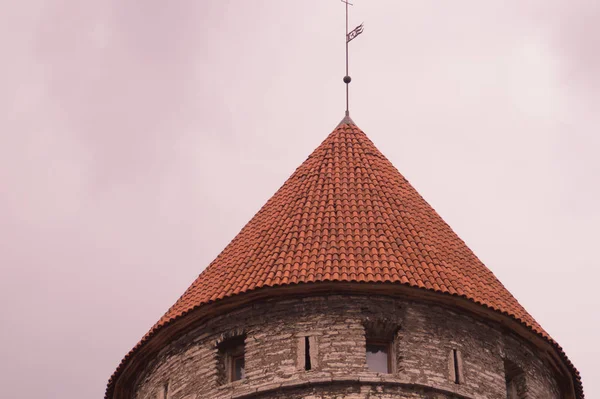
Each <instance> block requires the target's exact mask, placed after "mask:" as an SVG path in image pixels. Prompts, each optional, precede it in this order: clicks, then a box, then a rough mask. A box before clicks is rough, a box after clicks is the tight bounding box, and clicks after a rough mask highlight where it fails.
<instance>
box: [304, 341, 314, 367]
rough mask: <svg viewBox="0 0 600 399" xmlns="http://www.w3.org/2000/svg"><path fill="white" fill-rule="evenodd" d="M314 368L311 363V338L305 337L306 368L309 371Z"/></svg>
mask: <svg viewBox="0 0 600 399" xmlns="http://www.w3.org/2000/svg"><path fill="white" fill-rule="evenodd" d="M311 368H312V365H311V363H310V339H309V338H308V337H304V370H306V371H309V370H310V369H311Z"/></svg>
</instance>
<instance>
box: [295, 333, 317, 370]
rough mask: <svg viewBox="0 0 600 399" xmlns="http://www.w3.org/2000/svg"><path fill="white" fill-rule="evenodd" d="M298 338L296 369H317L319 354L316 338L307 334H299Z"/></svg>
mask: <svg viewBox="0 0 600 399" xmlns="http://www.w3.org/2000/svg"><path fill="white" fill-rule="evenodd" d="M297 336H298V351H297V355H298V357H297V360H296V369H297V370H304V371H311V370H317V369H318V367H319V364H318V363H319V353H318V349H319V348H318V345H317V342H318V341H317V336H316V335H312V334H310V335H309V334H307V333H300V334H298V335H297Z"/></svg>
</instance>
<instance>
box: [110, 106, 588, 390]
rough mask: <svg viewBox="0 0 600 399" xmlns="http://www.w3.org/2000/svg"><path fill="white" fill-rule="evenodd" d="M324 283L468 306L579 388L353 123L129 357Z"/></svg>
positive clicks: (512, 302)
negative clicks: (190, 326) (208, 311)
mask: <svg viewBox="0 0 600 399" xmlns="http://www.w3.org/2000/svg"><path fill="white" fill-rule="evenodd" d="M320 282H346V283H352V282H356V283H391V284H399V285H406V286H410V287H415V288H420V289H423V290H429V291H432V292H437V293H440V294H446V295H454V296H460V297H463V298H467V299H469V300H471V301H473V302H475V303H478V304H481V305H483V306H485V307H487V308H490V309H492V310H495V311H497V312H501V313H503V314H505V315H509V316H510V317H512V318H513V319H515V320H516V321H518V322H519V323H521V324H524V325H525V326H527V327H528V328H529V329H530V330H532V331H533V332H535V333H537V335H539V336H542V337H543V338H545V339H546V340H547V341H549V342H550V343H552V344H553V345H554V346H555V347H556V348H557V349H558V351H559V352H560V353H561V355H562V356H563V357H564V359H565V361H566V362H567V364H569V367H570V368H571V369H572V371H573V372H574V373H575V380H578V378H579V377H578V373H577V371H576V370H575V369H574V368H573V366H572V365H571V364H570V362H569V361H568V359H567V358H566V356H565V355H564V353H563V352H562V350H561V349H560V347H559V346H558V345H557V344H556V343H555V342H554V341H553V340H552V339H551V338H550V336H549V335H548V334H547V333H546V332H545V331H544V330H543V329H542V327H541V326H540V325H539V324H538V323H537V322H536V321H535V320H534V318H533V317H532V316H531V315H529V313H527V311H526V310H525V309H524V308H523V307H522V306H521V305H520V304H519V302H517V300H516V299H515V298H514V297H513V296H512V295H511V294H510V292H509V291H508V290H507V289H506V288H505V287H504V286H503V285H502V284H501V283H500V281H499V280H498V279H497V278H496V277H495V276H494V274H493V273H492V272H491V271H490V270H489V269H488V268H487V267H486V266H485V265H484V264H483V263H482V262H481V261H480V260H479V259H478V258H477V257H476V256H475V254H474V253H473V252H472V251H471V250H470V249H469V248H468V247H467V246H466V245H465V243H464V242H463V241H462V240H461V239H460V238H459V237H458V236H457V234H456V233H455V232H454V231H453V230H452V229H451V228H450V226H449V225H448V224H446V223H445V222H444V220H443V219H442V218H441V217H440V216H439V215H438V214H437V212H436V211H435V210H434V209H433V208H432V207H431V206H430V205H429V204H428V203H427V202H426V201H425V200H424V199H423V198H422V197H421V196H420V195H419V193H417V191H416V190H415V189H414V188H413V187H412V186H411V184H410V183H409V182H408V181H407V180H406V179H405V178H404V177H403V176H402V175H401V174H400V172H398V170H397V169H396V168H395V167H394V166H393V165H392V163H391V162H390V161H389V160H388V159H387V158H386V157H385V156H383V154H382V153H381V152H380V151H379V150H378V149H377V148H376V147H375V145H374V144H373V143H372V142H371V140H369V138H368V137H367V136H366V135H365V133H363V131H362V130H360V129H359V128H358V127H357V126H356V125H355V124H354V122H352V120H351V119H349V118H345V119H344V120H342V122H341V123H340V125H338V126H337V127H336V129H335V130H334V131H333V132H332V133H331V134H330V135H329V136H328V137H327V138H326V139H325V141H323V143H321V145H319V147H317V149H315V150H314V152H313V153H312V154H311V155H310V156H309V157H308V158H307V159H306V161H304V163H302V165H300V167H298V169H296V171H295V172H294V173H293V174H292V175H291V176H290V178H289V179H288V180H287V181H286V182H285V183H284V184H283V186H282V187H281V188H280V189H279V190H278V191H277V192H276V193H275V194H274V195H273V197H271V199H269V200H268V202H267V203H266V204H265V205H264V206H263V207H262V209H260V211H259V212H258V213H257V214H256V215H254V217H253V218H252V219H251V220H250V222H248V224H246V226H245V227H244V228H243V229H242V230H241V231H240V233H239V234H238V235H237V236H236V237H235V238H234V239H233V241H231V243H230V244H229V245H228V246H227V247H226V248H225V249H224V250H223V252H221V254H220V255H219V256H218V257H217V258H216V259H215V260H214V261H213V262H212V263H211V264H210V265H209V266H208V267H207V268H206V269H205V270H204V271H203V272H202V273H201V274H200V275H199V277H198V278H197V279H196V281H194V283H193V284H192V285H191V286H190V287H189V288H188V289H187V291H186V292H185V293H184V294H183V295H182V296H181V297H180V298H179V300H178V301H177V302H176V303H175V304H174V305H173V306H172V307H171V308H170V309H169V310H168V311H167V313H166V314H165V315H164V316H163V317H162V318H161V319H160V320H159V322H158V323H157V324H156V325H155V326H154V327H153V328H152V330H151V331H150V332H149V333H148V334H147V335H146V336H145V337H144V338H143V339H142V341H141V342H140V343H139V344H138V346H136V348H134V349H133V350H132V353H130V355H132V354H133V352H135V351H136V349H137V348H139V347H140V346H141V345H143V344H144V342H145V341H146V340H148V338H149V337H150V336H152V335H153V334H154V332H156V331H157V330H158V329H161V328H162V327H164V326H166V325H168V324H169V323H170V322H172V321H173V320H175V319H178V318H180V317H181V316H184V315H185V314H187V313H189V312H190V311H192V310H194V309H196V308H198V307H201V306H202V305H205V304H208V303H210V302H214V301H219V300H221V299H223V298H226V297H231V296H235V295H239V294H242V293H248V292H250V291H254V290H258V289H268V288H269V287H278V286H286V285H298V284H303V283H315V284H316V283H320ZM130 355H128V356H127V357H126V358H125V359H124V361H123V362H122V364H121V366H120V367H119V369H121V368H122V366H123V363H126V362H127V360H128V357H129V356H130ZM119 369H118V370H117V372H116V374H118V373H119ZM115 377H116V376H115V375H113V378H112V379H111V382H109V387H108V390H109V391H110V390H111V384H112V382H113V381H114V378H115ZM579 386H580V383H579ZM579 390H580V389H579ZM107 394H108V391H107ZM581 395H582V393H581ZM107 396H108V395H107ZM580 397H582V396H580Z"/></svg>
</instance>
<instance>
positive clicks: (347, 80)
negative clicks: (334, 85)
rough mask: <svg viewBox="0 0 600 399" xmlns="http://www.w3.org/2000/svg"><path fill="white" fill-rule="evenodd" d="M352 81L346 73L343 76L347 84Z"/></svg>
mask: <svg viewBox="0 0 600 399" xmlns="http://www.w3.org/2000/svg"><path fill="white" fill-rule="evenodd" d="M351 81H352V78H351V77H350V76H348V75H346V76H344V83H346V84H348V83H350V82H351Z"/></svg>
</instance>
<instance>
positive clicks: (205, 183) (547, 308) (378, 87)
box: [0, 0, 600, 399]
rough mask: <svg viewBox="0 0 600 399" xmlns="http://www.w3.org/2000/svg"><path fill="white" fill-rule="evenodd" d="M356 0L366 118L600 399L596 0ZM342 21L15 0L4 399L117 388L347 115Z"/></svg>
mask: <svg viewBox="0 0 600 399" xmlns="http://www.w3.org/2000/svg"><path fill="white" fill-rule="evenodd" d="M354 3H355V6H354V7H353V8H352V10H351V25H353V26H354V25H358V24H359V23H360V22H363V21H364V23H365V31H364V33H363V35H361V36H360V37H359V38H358V39H356V40H355V41H353V42H352V44H351V75H352V77H353V82H352V84H351V114H352V117H353V119H354V121H355V122H356V123H357V124H358V125H359V126H360V127H361V128H362V129H363V130H364V131H365V132H366V133H367V135H369V137H370V138H371V139H372V140H373V141H374V142H375V144H376V145H377V146H378V147H379V149H380V150H381V151H382V152H383V153H384V154H385V155H386V156H387V157H388V158H389V159H390V160H391V161H392V162H393V163H394V165H395V166H396V167H397V168H398V169H399V170H400V171H401V172H402V173H403V174H404V175H405V176H406V177H407V178H408V180H409V181H410V182H411V183H412V184H413V185H414V186H415V187H416V188H417V190H419V191H420V193H421V194H422V195H423V196H424V197H425V198H426V199H427V200H428V201H429V202H430V204H432V206H433V207H434V208H435V209H436V210H438V212H439V213H440V214H441V215H442V217H444V219H445V220H446V221H447V222H448V223H449V224H450V225H451V226H453V228H454V229H455V231H456V232H457V233H458V234H459V235H460V236H461V237H462V238H463V239H464V240H465V241H466V242H467V244H468V245H469V246H470V247H471V248H472V249H473V250H474V252H475V253H476V254H477V255H478V256H479V257H480V258H481V259H482V260H483V261H484V263H486V265H487V266H488V267H489V268H490V269H491V270H492V271H493V272H494V273H495V274H496V275H497V276H498V277H499V278H500V280H501V281H502V282H503V283H504V284H505V285H506V286H507V287H508V289H509V290H510V291H511V292H512V293H513V294H514V295H515V296H516V297H517V299H519V301H520V302H521V303H522V304H523V305H524V306H525V308H526V309H528V310H529V312H530V313H531V314H532V315H533V316H534V317H535V318H536V319H537V320H538V321H539V322H540V323H541V324H542V326H544V327H545V328H546V330H547V331H548V332H549V333H550V334H551V335H552V336H553V337H554V338H555V339H556V340H557V341H558V342H559V343H560V344H561V345H562V346H563V347H564V349H565V351H566V352H567V354H568V356H569V357H570V358H571V360H572V361H573V362H574V363H575V365H576V367H578V369H579V370H580V371H581V373H582V376H583V382H584V388H585V390H586V394H587V397H589V398H595V397H600V381H599V380H598V379H597V378H594V377H597V375H596V374H597V369H598V368H597V359H598V357H599V356H600V347H599V344H598V333H599V329H600V311H599V310H598V309H599V308H600V296H599V295H598V292H599V289H598V281H600V272H599V271H598V268H599V266H600V265H599V260H598V248H599V246H598V238H600V233H599V230H598V226H600V211H599V208H598V203H599V202H600V158H599V156H598V154H599V152H600V135H599V134H598V131H599V126H600V72H599V71H600V51H599V49H600V28H599V21H600V2H598V1H597V0H568V1H567V0H562V1H555V0H554V1H553V0H550V1H548V0H546V1H541V0H540V1H533V0H523V1H516V0H512V1H506V0H497V1H496V0H494V1H485V2H482V1H475V0H473V1H466V0H459V1H452V2H450V1H434V0H424V1H408V0H407V1H399V0H395V1H393V0H388V1H383V0H378V1H365V0H355V1H354ZM343 35H344V9H343V4H342V3H341V2H340V1H339V0H326V1H325V0H302V1H283V0H256V1H246V0H236V1H231V0H230V1H225V0H195V1H191V0H190V1H184V0H181V1H176V2H164V1H158V0H147V1H144V2H141V1H128V0H126V1H123V0H105V1H86V2H84V1H76V0H72V1H69V0H64V1H61V0H45V1H44V0H24V1H19V2H10V3H9V2H8V1H6V2H4V3H3V4H2V12H0V48H1V49H2V54H3V62H2V63H1V64H0V71H1V73H0V86H1V87H2V90H1V91H0V107H2V110H3V112H2V113H1V114H0V265H1V268H0V273H1V274H0V300H1V301H2V303H3V304H4V305H3V306H2V310H1V311H0V312H1V313H0V316H1V320H2V328H1V329H0V338H1V341H2V345H0V383H1V384H0V386H1V387H2V391H3V393H2V395H1V396H3V397H10V398H15V399H17V398H36V399H37V398H62V399H75V398H77V399H79V398H99V397H101V396H102V395H103V393H104V389H105V386H106V382H107V380H108V378H109V376H110V375H111V374H112V373H113V371H114V369H115V368H116V366H117V365H118V363H119V362H120V360H121V358H122V357H123V356H124V355H125V354H126V353H127V352H128V351H129V349H130V348H131V347H132V346H134V345H135V344H136V342H137V341H138V340H139V339H140V338H141V337H142V335H143V334H144V333H145V332H146V331H147V330H148V329H149V328H150V327H151V326H152V324H154V322H156V321H157V320H158V318H159V317H160V316H161V315H162V314H163V313H164V311H166V309H167V308H168V307H169V306H170V305H171V304H172V303H173V302H175V300H176V299H177V298H178V297H179V295H180V294H182V293H183V291H184V290H185V289H186V288H187V287H188V285H189V284H190V283H191V282H192V281H193V280H194V279H195V278H196V276H197V275H198V273H200V272H201V271H202V270H203V268H204V267H205V266H206V265H207V264H208V263H209V262H210V261H211V260H212V259H213V258H214V257H215V256H216V255H217V254H218V253H219V252H220V251H221V250H222V249H223V247H224V246H225V245H226V244H227V243H228V242H229V241H230V240H231V239H232V238H233V237H234V235H235V234H236V233H237V232H238V231H239V229H240V228H241V227H242V226H243V225H244V224H245V223H246V222H247V221H248V220H249V219H250V218H251V217H252V215H253V214H254V213H255V212H256V211H257V210H258V209H259V208H260V207H261V206H262V204H263V203H264V202H265V201H266V200H267V199H268V198H269V197H270V196H271V195H272V194H273V193H274V192H275V190H276V189H277V188H278V187H279V186H280V185H281V184H282V183H283V182H284V180H285V179H286V178H287V177H288V176H289V175H290V174H291V173H292V171H293V170H294V169H295V168H296V167H297V166H298V165H299V164H300V163H301V162H302V161H303V160H304V159H305V158H306V156H307V155H308V154H309V153H310V152H311V151H312V150H313V149H314V148H315V147H316V146H317V145H318V144H319V143H320V142H321V141H322V140H323V139H324V138H325V137H326V136H327V135H328V134H329V133H330V132H331V130H333V128H334V127H335V126H336V125H337V123H338V122H339V120H341V119H342V117H343V111H344V85H343V83H342V77H343V75H344V53H343V51H344V38H343ZM32 381H34V382H33V383H32Z"/></svg>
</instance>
